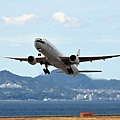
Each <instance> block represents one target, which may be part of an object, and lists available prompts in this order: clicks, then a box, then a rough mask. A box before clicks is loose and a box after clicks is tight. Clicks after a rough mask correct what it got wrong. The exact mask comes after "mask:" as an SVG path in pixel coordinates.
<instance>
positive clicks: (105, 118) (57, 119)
mask: <svg viewBox="0 0 120 120" xmlns="http://www.w3.org/2000/svg"><path fill="white" fill-rule="evenodd" d="M80 119H81V120H120V115H93V116H89V117H80V116H30V117H29V116H23V117H2V116H1V117H0V120H80Z"/></svg>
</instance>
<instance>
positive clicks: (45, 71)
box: [43, 63, 50, 74]
mask: <svg viewBox="0 0 120 120" xmlns="http://www.w3.org/2000/svg"><path fill="white" fill-rule="evenodd" d="M43 71H44V73H45V74H50V71H49V70H48V64H47V63H46V64H45V69H43Z"/></svg>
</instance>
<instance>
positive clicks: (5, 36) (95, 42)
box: [0, 0, 120, 79]
mask: <svg viewBox="0 0 120 120" xmlns="http://www.w3.org/2000/svg"><path fill="white" fill-rule="evenodd" d="M36 37H44V38H46V39H48V40H49V41H51V42H52V43H53V44H54V45H55V46H57V47H58V49H60V50H61V51H62V52H63V53H64V54H66V55H68V56H70V55H71V54H76V53H77V50H78V49H79V48H80V50H81V56H99V55H113V54H120V0H59V1H57V0H1V1H0V56H13V57H28V56H29V55H34V56H37V54H38V52H37V50H36V49H35V48H34V39H35V38H36ZM43 68H44V66H41V65H39V64H37V65H35V66H32V65H30V64H28V63H26V62H22V63H21V62H19V61H15V60H9V59H4V58H0V70H9V71H11V72H13V73H15V74H18V75H22V76H32V77H34V76H37V75H39V74H43V72H42V69H43ZM52 69H54V68H53V67H50V70H52ZM79 69H86V70H102V71H103V72H102V73H91V74H88V75H89V76H90V77H92V78H108V79H110V78H115V79H118V78H119V77H120V57H119V58H113V59H109V60H106V61H102V60H100V61H95V62H93V63H90V62H86V63H81V64H80V65H79Z"/></svg>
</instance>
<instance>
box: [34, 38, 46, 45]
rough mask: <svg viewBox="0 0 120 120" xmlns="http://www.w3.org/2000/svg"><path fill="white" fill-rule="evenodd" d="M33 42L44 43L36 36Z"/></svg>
mask: <svg viewBox="0 0 120 120" xmlns="http://www.w3.org/2000/svg"><path fill="white" fill-rule="evenodd" d="M35 42H38V43H42V44H46V43H45V42H44V41H42V39H41V38H37V39H36V40H35Z"/></svg>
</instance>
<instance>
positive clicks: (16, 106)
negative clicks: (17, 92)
mask: <svg viewBox="0 0 120 120" xmlns="http://www.w3.org/2000/svg"><path fill="white" fill-rule="evenodd" d="M81 112H94V114H95V115H120V101H46V102H44V101H35V100H27V101H14V100H12V101H11V100H10V101H0V117H23V116H25V117H28V116H30V117H31V116H33V117H34V116H36V117H37V116H78V115H79V114H80V113H81Z"/></svg>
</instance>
